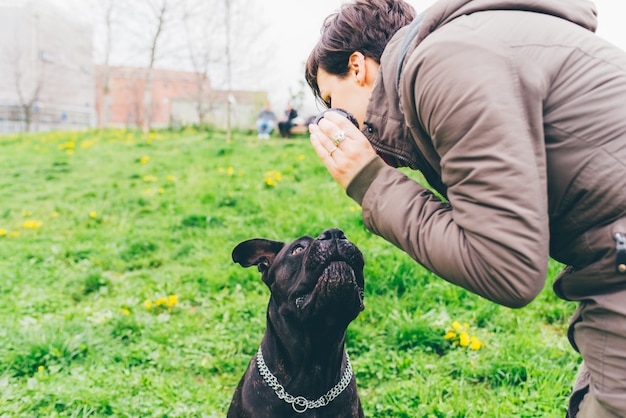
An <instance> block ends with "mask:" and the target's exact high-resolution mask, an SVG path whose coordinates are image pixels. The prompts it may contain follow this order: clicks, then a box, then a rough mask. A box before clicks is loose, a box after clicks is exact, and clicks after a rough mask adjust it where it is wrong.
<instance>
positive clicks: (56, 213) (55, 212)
mask: <svg viewBox="0 0 626 418" xmlns="http://www.w3.org/2000/svg"><path fill="white" fill-rule="evenodd" d="M57 216H59V212H57V211H56V210H55V211H54V212H52V217H53V218H56V217H57Z"/></svg>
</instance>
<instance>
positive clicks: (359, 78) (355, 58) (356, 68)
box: [348, 51, 367, 86]
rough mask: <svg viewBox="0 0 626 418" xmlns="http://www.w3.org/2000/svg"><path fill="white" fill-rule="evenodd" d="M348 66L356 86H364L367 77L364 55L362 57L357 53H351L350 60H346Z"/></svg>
mask: <svg viewBox="0 0 626 418" xmlns="http://www.w3.org/2000/svg"><path fill="white" fill-rule="evenodd" d="M348 66H349V68H350V72H351V73H352V74H353V76H354V80H355V81H356V82H357V84H358V85H360V86H362V85H364V84H365V80H366V76H367V69H366V66H365V55H363V54H362V53H361V52H359V51H355V52H353V53H352V55H350V58H349V60H348Z"/></svg>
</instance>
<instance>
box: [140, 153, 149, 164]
mask: <svg viewBox="0 0 626 418" xmlns="http://www.w3.org/2000/svg"><path fill="white" fill-rule="evenodd" d="M148 161H150V157H148V156H147V155H144V156H143V157H141V159H139V162H140V163H141V164H146V163H147V162H148Z"/></svg>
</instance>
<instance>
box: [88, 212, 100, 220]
mask: <svg viewBox="0 0 626 418" xmlns="http://www.w3.org/2000/svg"><path fill="white" fill-rule="evenodd" d="M89 217H90V218H94V219H95V218H97V217H98V213H97V212H96V211H91V212H89Z"/></svg>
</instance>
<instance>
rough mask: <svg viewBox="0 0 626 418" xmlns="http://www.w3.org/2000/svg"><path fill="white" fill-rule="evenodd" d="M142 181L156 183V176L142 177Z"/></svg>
mask: <svg viewBox="0 0 626 418" xmlns="http://www.w3.org/2000/svg"><path fill="white" fill-rule="evenodd" d="M143 181H152V182H153V181H157V178H156V176H153V175H148V176H143Z"/></svg>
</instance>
